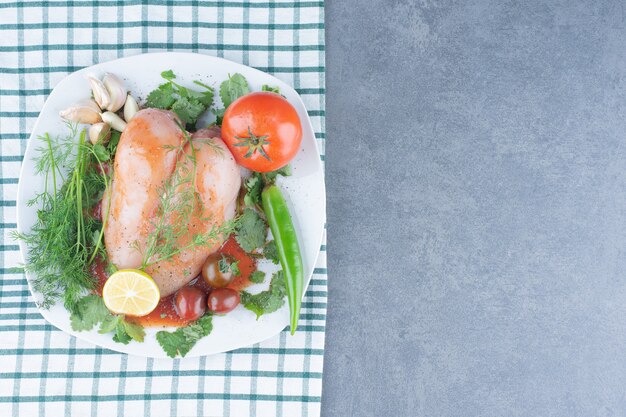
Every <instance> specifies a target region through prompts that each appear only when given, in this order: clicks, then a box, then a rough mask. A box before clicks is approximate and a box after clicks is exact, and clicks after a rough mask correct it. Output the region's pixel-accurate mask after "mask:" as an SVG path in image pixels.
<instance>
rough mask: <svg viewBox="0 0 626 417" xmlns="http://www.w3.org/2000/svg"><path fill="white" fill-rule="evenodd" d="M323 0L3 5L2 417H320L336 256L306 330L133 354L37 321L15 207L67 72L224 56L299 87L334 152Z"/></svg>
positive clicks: (318, 278) (312, 294) (320, 276)
mask: <svg viewBox="0 0 626 417" xmlns="http://www.w3.org/2000/svg"><path fill="white" fill-rule="evenodd" d="M323 6H324V5H323V2H321V1H298V0H286V1H252V0H250V1H245V0H233V1H226V2H219V1H198V0H195V1H189V0H180V1H173V0H170V1H157V0H150V1H137V0H133V1H126V2H124V1H84V0H75V1H55V0H52V1H36V0H26V1H16V2H11V1H5V0H0V192H1V196H0V229H1V232H2V242H0V243H1V245H2V246H1V247H0V274H1V277H0V416H3V417H4V416H28V417H31V416H63V415H64V416H107V417H110V416H115V415H117V416H220V417H221V416H236V417H240V416H259V417H267V416H289V417H295V416H319V413H320V400H321V391H322V360H323V349H324V326H325V319H326V295H327V290H326V253H325V250H326V247H325V245H324V246H322V252H321V255H320V258H319V261H318V264H317V268H316V269H315V273H314V275H313V279H312V281H311V286H310V287H309V290H308V292H307V294H306V299H305V301H304V304H303V311H302V319H301V324H302V327H301V330H300V329H299V331H298V333H297V335H296V336H294V337H291V336H289V335H288V333H287V332H286V331H283V332H282V333H281V334H280V335H278V336H276V337H274V338H272V339H270V340H268V341H266V342H263V343H260V344H257V345H254V346H250V347H247V348H243V349H239V350H236V351H234V352H229V353H226V354H219V355H213V356H209V357H202V358H189V359H179V360H173V361H172V360H154V359H146V358H141V357H135V356H129V355H125V354H120V353H116V352H112V351H109V350H107V349H102V348H99V347H96V346H93V345H91V344H89V343H87V342H82V341H80V340H77V339H75V338H73V337H71V336H69V335H67V334H65V333H63V332H61V331H59V330H57V329H56V328H54V327H53V326H51V325H49V324H48V323H47V322H46V321H45V320H44V319H43V318H42V317H41V315H40V314H39V313H38V311H37V309H36V307H35V305H34V303H33V300H32V298H31V296H30V293H29V291H28V287H27V284H26V281H25V278H24V274H23V273H22V272H20V271H19V269H18V270H15V268H16V267H18V266H19V262H20V260H19V259H20V257H19V253H18V247H17V245H16V243H15V242H14V241H12V240H11V237H10V236H9V234H10V232H11V230H12V229H14V228H15V227H16V224H15V223H16V212H15V205H16V202H15V198H16V194H17V182H18V175H19V170H20V164H21V161H22V157H23V154H24V150H25V148H26V141H27V139H28V137H29V134H30V131H31V129H32V127H33V124H34V123H35V120H36V118H37V116H38V115H39V111H40V110H41V108H42V106H43V103H44V101H45V100H46V97H47V96H48V94H49V93H50V91H51V89H52V88H53V87H54V86H55V85H56V84H57V83H58V82H59V81H60V80H61V79H62V78H63V77H65V76H66V75H67V74H68V73H70V72H72V71H75V70H78V69H80V68H83V67H86V66H89V65H92V64H95V63H98V62H104V61H109V60H112V59H115V58H119V57H122V56H129V55H135V54H140V53H144V52H154V51H166V50H167V51H190V52H198V53H202V54H209V55H216V56H220V57H224V58H227V59H230V60H233V61H236V62H241V63H243V64H246V65H250V66H252V67H256V68H258V69H260V70H263V71H266V72H268V73H270V74H273V75H275V76H276V77H278V78H280V79H282V80H284V81H285V82H287V83H288V84H291V85H293V86H294V87H295V89H296V90H297V91H298V92H299V93H300V95H301V96H302V98H303V99H304V102H305V104H306V106H307V109H308V110H309V114H310V116H311V119H312V121H313V127H314V130H315V133H316V136H317V139H318V144H319V148H320V150H321V151H322V154H323V151H324V139H325V137H324V7H323Z"/></svg>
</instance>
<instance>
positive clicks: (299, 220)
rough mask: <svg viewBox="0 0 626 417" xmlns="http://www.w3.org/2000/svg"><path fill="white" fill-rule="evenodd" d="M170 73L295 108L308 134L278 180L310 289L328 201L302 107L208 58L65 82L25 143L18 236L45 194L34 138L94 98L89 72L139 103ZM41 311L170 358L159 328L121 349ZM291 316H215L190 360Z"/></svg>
mask: <svg viewBox="0 0 626 417" xmlns="http://www.w3.org/2000/svg"><path fill="white" fill-rule="evenodd" d="M168 69H171V70H173V71H174V73H175V74H176V75H177V78H178V79H177V81H178V82H179V83H181V84H184V85H187V86H190V87H191V86H193V84H192V80H200V81H202V82H204V83H206V84H209V85H212V86H213V87H216V90H217V87H219V83H221V82H222V81H223V80H225V79H226V78H227V77H228V75H229V74H234V73H236V72H238V73H241V74H242V75H243V76H245V77H246V79H247V80H248V83H249V84H250V88H251V90H252V91H259V90H260V89H261V86H262V85H263V84H269V85H272V86H274V85H277V86H279V87H280V91H281V93H282V94H283V95H284V96H285V97H286V98H287V99H288V100H289V102H290V103H291V104H293V105H294V106H295V108H296V109H297V111H298V114H299V115H300V120H301V122H302V127H303V138H302V149H301V150H300V152H299V153H298V155H297V156H296V158H295V159H294V160H293V161H292V168H293V175H292V176H291V177H288V178H281V179H280V182H279V183H280V185H281V187H282V188H283V191H284V195H285V198H286V199H287V202H288V204H289V206H290V210H291V213H292V216H293V217H294V223H295V225H296V228H297V230H298V232H299V240H300V246H301V249H302V253H303V261H304V267H305V272H306V275H305V277H306V282H307V286H308V282H309V281H310V279H311V275H312V273H313V266H314V265H315V261H316V259H317V256H318V253H319V249H320V244H321V240H322V233H323V228H324V223H325V219H326V208H325V201H326V199H325V188H324V176H323V171H322V165H321V162H320V156H319V152H318V149H317V145H316V141H315V135H314V133H313V128H312V126H311V121H310V120H309V117H308V115H307V111H306V109H305V107H304V104H303V103H302V100H301V99H300V97H299V96H298V94H297V93H296V92H295V91H294V89H293V88H291V87H290V86H289V85H287V84H285V83H284V82H282V81H280V80H278V79H277V78H274V77H272V76H271V75H269V74H266V73H264V72H261V71H258V70H256V69H253V68H250V67H247V66H245V65H241V64H237V63H234V62H231V61H227V60H225V59H221V58H215V57H211V56H206V55H199V54H191V53H174V52H166V53H154V54H144V55H137V56H132V57H128V58H122V59H118V60H115V61H111V62H107V63H103V64H98V65H94V66H92V67H89V68H84V69H82V70H80V71H76V72H75V73H73V74H70V75H69V76H67V77H66V78H65V79H64V80H63V81H61V82H60V83H59V84H58V85H57V86H56V87H55V88H54V90H53V91H52V93H51V94H50V97H48V100H47V101H46V103H45V104H44V106H43V109H42V110H41V114H40V115H39V118H38V119H37V123H36V124H35V127H34V129H33V132H32V134H31V136H30V139H29V141H28V147H27V148H26V154H25V156H24V163H23V165H22V170H21V173H20V181H19V187H18V193H17V194H18V195H17V212H18V216H17V217H18V223H17V226H18V230H19V231H20V232H28V231H29V230H30V229H31V227H32V226H33V224H34V222H35V219H36V213H37V209H38V207H28V206H27V204H26V202H27V201H28V200H30V199H31V198H33V197H34V196H35V194H36V193H37V192H41V191H42V190H43V185H44V179H43V177H41V176H37V175H35V170H34V164H33V161H32V160H33V157H34V156H35V149H36V148H37V146H38V144H37V143H36V142H37V141H38V139H37V137H38V136H40V135H43V134H44V133H46V132H48V133H50V134H51V135H55V134H64V133H66V132H67V130H66V129H67V128H66V127H65V126H64V123H63V121H62V120H61V119H60V118H59V111H61V110H63V109H65V108H67V107H69V106H71V105H73V104H74V103H76V102H77V101H79V100H81V99H84V98H88V97H89V95H90V89H89V84H88V82H87V80H86V79H85V75H86V74H87V73H92V72H93V73H95V74H97V75H100V76H101V75H103V74H104V73H105V72H112V73H115V74H116V75H118V76H120V77H121V78H122V79H124V81H125V83H126V87H127V88H128V89H129V90H130V91H131V92H132V94H133V95H134V97H136V98H137V97H139V98H142V99H143V98H145V97H146V96H147V94H148V93H149V92H150V91H152V90H153V89H154V88H156V87H157V86H158V85H159V84H161V83H163V82H164V80H163V79H162V78H161V77H160V73H161V71H164V70H168ZM216 101H219V95H218V94H216ZM20 251H21V254H22V258H23V259H25V258H26V254H27V248H26V246H25V245H24V243H22V242H20ZM266 267H267V265H265V264H263V265H261V266H260V269H262V270H263V269H265V270H267V271H268V272H269V271H271V269H270V267H267V268H266ZM26 278H27V279H28V280H29V285H30V282H31V280H32V278H33V277H32V276H29V275H28V274H27V276H26ZM267 281H268V280H267ZM266 286H267V283H266V284H265V285H264V284H257V285H256V286H254V287H251V288H250V291H251V292H256V291H259V290H262V289H265V287H266ZM30 289H31V292H32V293H33V297H34V298H35V300H36V301H40V300H41V298H42V296H41V294H38V293H36V292H34V291H33V288H32V286H31V287H30ZM40 312H41V314H42V315H43V316H44V317H45V318H46V320H48V321H49V322H50V323H51V324H53V325H54V326H56V327H58V328H59V329H61V330H63V331H64V332H67V333H69V334H72V335H74V336H76V337H78V338H80V339H83V340H87V341H89V342H92V343H94V344H96V345H99V346H103V347H106V348H109V349H112V350H116V351H119V352H125V353H131V354H135V355H140V356H148V357H155V358H165V357H167V356H166V355H165V353H164V352H163V350H162V349H161V347H160V346H159V344H158V343H157V341H156V339H155V337H154V335H155V333H156V332H157V331H158V330H161V329H156V328H148V329H146V338H145V342H144V343H137V342H134V341H133V342H131V343H130V344H128V345H122V344H119V343H115V342H113V340H112V338H111V335H110V334H106V335H101V334H98V332H97V331H96V330H92V331H90V332H75V331H73V330H72V329H71V327H70V320H69V313H68V312H67V310H65V308H64V307H63V305H62V303H61V302H59V303H57V304H56V305H55V306H53V307H52V308H50V309H49V310H44V309H40ZM288 316H289V308H288V307H287V305H286V304H285V306H284V307H283V308H282V309H280V310H279V311H277V312H275V313H271V314H268V315H264V316H262V317H261V318H260V319H259V320H258V321H257V320H256V319H255V315H254V314H253V313H252V312H251V311H248V310H246V309H244V308H243V307H242V306H239V307H237V308H236V309H235V310H234V311H232V312H231V313H229V314H227V315H225V316H221V317H214V320H213V331H212V332H211V334H210V335H209V336H208V337H205V338H204V339H202V340H200V341H199V342H198V343H197V344H196V346H195V347H194V348H193V349H192V350H191V351H190V352H189V353H188V354H187V357H193V356H202V355H209V354H212V353H218V352H225V351H229V350H232V349H237V348H239V347H243V346H248V345H251V344H253V343H257V342H260V341H262V340H265V339H267V338H269V337H271V336H273V335H275V334H277V333H279V332H280V331H281V330H282V329H283V328H285V326H287V325H288V323H289V318H288Z"/></svg>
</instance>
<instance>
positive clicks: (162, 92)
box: [146, 70, 215, 125]
mask: <svg viewBox="0 0 626 417" xmlns="http://www.w3.org/2000/svg"><path fill="white" fill-rule="evenodd" d="M161 77H163V78H164V79H165V80H167V82H166V83H164V84H161V85H160V86H159V87H158V88H157V89H156V90H153V91H152V92H151V93H150V94H148V97H147V99H146V106H148V107H155V108H157V109H165V110H172V111H173V112H174V113H176V114H177V115H178V117H180V120H182V121H183V123H185V124H187V125H195V124H196V122H197V121H198V118H199V117H200V115H201V114H202V113H204V112H205V111H206V110H207V109H208V108H209V107H211V104H212V103H213V95H214V94H215V93H214V90H213V87H211V86H208V85H206V84H203V83H201V82H199V81H194V84H196V85H198V86H200V87H202V88H204V91H194V90H191V89H189V88H187V87H183V86H182V85H180V84H178V83H177V82H175V81H174V80H175V79H176V75H175V74H174V72H173V71H172V70H168V71H163V72H162V73H161Z"/></svg>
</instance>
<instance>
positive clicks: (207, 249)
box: [105, 110, 241, 296]
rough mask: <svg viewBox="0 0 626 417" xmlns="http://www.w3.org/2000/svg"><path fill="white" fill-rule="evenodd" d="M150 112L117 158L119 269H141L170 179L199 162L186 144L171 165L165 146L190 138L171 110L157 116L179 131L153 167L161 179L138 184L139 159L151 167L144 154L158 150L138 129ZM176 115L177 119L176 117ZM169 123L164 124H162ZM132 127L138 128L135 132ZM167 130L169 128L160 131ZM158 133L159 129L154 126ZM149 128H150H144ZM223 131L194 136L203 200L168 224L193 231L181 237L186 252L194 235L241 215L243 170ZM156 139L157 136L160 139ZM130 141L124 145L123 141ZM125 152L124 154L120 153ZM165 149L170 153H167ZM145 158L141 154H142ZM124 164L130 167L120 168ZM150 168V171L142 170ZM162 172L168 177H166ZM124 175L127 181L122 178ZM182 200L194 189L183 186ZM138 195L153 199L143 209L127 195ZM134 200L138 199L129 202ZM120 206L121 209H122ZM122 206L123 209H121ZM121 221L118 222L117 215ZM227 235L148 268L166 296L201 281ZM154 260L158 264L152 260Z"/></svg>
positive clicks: (111, 250) (113, 232) (113, 250)
mask: <svg viewBox="0 0 626 417" xmlns="http://www.w3.org/2000/svg"><path fill="white" fill-rule="evenodd" d="M144 111H146V110H142V111H141V112H139V113H137V115H136V116H135V117H133V119H132V120H131V122H130V123H129V124H128V126H127V127H126V130H125V131H124V135H122V139H120V144H119V145H118V151H117V154H116V159H115V170H114V181H113V186H112V191H111V210H110V216H109V223H108V224H107V227H106V230H105V242H106V247H107V253H108V254H109V259H110V260H111V261H112V262H113V263H114V264H115V265H116V266H117V267H118V268H139V267H140V266H141V258H142V252H143V251H144V250H145V246H146V240H147V238H148V236H149V234H150V232H151V231H153V229H154V227H153V223H154V217H155V215H156V212H157V208H158V204H159V196H158V193H157V191H158V190H159V189H160V187H161V186H162V185H163V184H164V181H165V180H167V179H169V177H170V176H171V175H172V174H173V173H174V169H176V171H177V172H179V173H180V172H183V173H184V172H188V173H191V172H193V168H194V167H193V158H192V155H193V153H194V152H192V148H191V144H189V143H188V144H186V145H185V146H184V151H183V152H182V154H180V155H178V159H177V160H176V155H175V152H176V151H175V150H174V151H172V150H170V151H169V152H174V163H173V164H171V165H172V166H171V169H170V159H171V158H172V157H171V154H170V153H168V152H167V150H166V149H163V145H166V147H167V146H168V145H170V146H171V145H173V146H179V145H180V144H181V141H182V140H184V138H183V136H182V132H181V131H180V128H179V127H178V126H177V125H176V123H175V122H173V119H172V118H171V117H172V116H171V114H169V112H159V111H158V110H152V111H153V112H159V113H161V115H162V117H164V118H165V119H167V118H169V119H170V120H172V123H173V125H174V127H175V129H176V131H170V132H169V134H170V135H171V138H170V139H169V140H167V141H163V139H160V142H161V145H159V146H160V147H161V151H160V153H159V154H158V156H157V155H156V153H155V156H153V157H152V159H151V160H154V161H155V162H156V161H157V160H159V159H160V160H161V164H160V165H158V164H157V166H155V167H153V168H151V171H156V170H158V172H159V175H157V176H156V178H155V177H151V178H152V181H147V180H143V181H133V179H134V176H135V177H136V175H135V173H134V172H133V169H132V168H129V167H134V166H137V160H138V159H139V160H140V162H139V167H141V166H142V164H143V165H145V163H144V162H141V158H142V156H141V155H143V154H146V153H152V152H153V151H154V149H153V147H152V146H151V145H147V144H146V143H145V142H146V141H145V140H144V137H143V134H144V133H143V132H142V130H140V129H138V128H136V127H135V125H134V124H135V119H137V117H138V116H140V115H141V114H142V112H144ZM174 117H175V116H174ZM161 122H163V120H161ZM131 128H132V129H131ZM160 128H162V129H164V128H163V127H160ZM152 129H154V127H152ZM144 130H145V129H144ZM219 136H220V131H219V128H215V127H213V128H210V129H202V130H199V131H198V132H196V133H195V134H194V135H193V136H192V142H193V146H194V151H195V160H196V167H195V172H196V175H195V191H196V193H197V200H196V202H193V211H192V212H191V214H189V213H187V216H186V218H184V219H181V216H180V215H179V214H178V213H171V214H170V215H169V216H168V219H167V221H168V222H171V224H174V226H175V227H178V228H180V227H181V226H183V227H184V228H185V230H186V231H187V233H184V234H183V235H181V236H180V237H179V238H178V240H177V245H176V246H177V247H178V248H184V247H186V246H190V243H191V242H192V239H193V237H194V235H198V234H202V235H206V234H207V233H209V232H210V231H211V229H212V228H213V227H219V226H221V225H222V224H223V223H224V221H226V220H230V219H232V218H233V217H234V215H235V208H236V201H237V195H238V194H239V188H240V186H241V175H240V170H239V167H238V166H237V164H236V163H235V159H234V158H233V156H232V154H231V153H230V151H229V150H228V148H227V147H226V145H225V144H224V142H223V141H222V140H221V139H220V137H219ZM154 139H155V138H153V140H154ZM122 140H124V142H122ZM139 146H146V148H145V149H144V152H138V151H137V150H136V149H137V147H139ZM127 147H130V148H132V149H135V151H134V152H132V153H131V152H128V151H126V150H125V148H127ZM120 150H123V151H124V152H122V153H120ZM164 151H165V152H164ZM138 155H139V156H138ZM118 166H120V167H126V169H122V170H121V171H120V170H119V168H118ZM141 169H144V170H145V168H141ZM161 174H162V175H161ZM118 177H122V179H121V180H118ZM183 187H191V183H190V182H188V183H185V185H183ZM177 193H178V194H177V196H181V197H180V198H188V197H189V196H190V193H189V189H188V188H186V189H183V188H182V187H181V188H179V189H178V190H177ZM133 194H134V196H135V197H136V196H137V194H141V195H144V196H148V197H147V198H140V200H141V201H142V203H141V205H139V203H137V201H136V200H135V199H129V198H128V197H127V196H129V195H133ZM129 200H132V201H129ZM114 207H115V208H117V211H116V209H114ZM120 207H122V209H120ZM138 207H140V208H141V212H140V213H139V215H136V216H134V217H133V216H131V215H128V214H126V216H125V217H124V216H123V214H124V213H126V212H128V211H134V210H137V208H138ZM116 213H118V214H117V215H119V217H118V218H116V219H115V221H111V220H113V218H114V217H116ZM223 238H224V236H220V237H218V238H217V239H214V240H212V241H211V242H210V243H209V244H208V245H206V246H196V247H194V248H190V249H186V250H183V251H181V252H180V253H178V254H177V255H175V256H173V257H171V258H169V259H166V260H162V261H158V262H154V263H152V264H151V265H149V266H148V267H147V268H146V272H147V273H148V274H150V275H151V276H152V278H153V279H154V281H155V282H156V284H157V285H158V286H159V289H160V291H161V296H167V295H169V294H172V293H174V292H175V291H176V290H178V289H179V288H180V287H182V286H184V285H185V284H186V283H187V282H189V281H190V280H191V279H193V278H195V277H196V276H197V275H198V274H199V273H200V270H201V268H202V264H203V263H204V261H205V260H206V258H207V257H208V256H209V255H210V254H212V253H214V252H215V251H217V250H218V249H219V248H220V246H221V245H222V243H223ZM138 249H139V250H138ZM151 261H155V260H154V259H152V260H151Z"/></svg>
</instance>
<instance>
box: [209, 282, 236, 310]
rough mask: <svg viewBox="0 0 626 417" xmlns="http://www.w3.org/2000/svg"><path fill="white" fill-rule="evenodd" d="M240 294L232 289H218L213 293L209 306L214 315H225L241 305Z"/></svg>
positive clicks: (210, 295) (210, 296)
mask: <svg viewBox="0 0 626 417" xmlns="http://www.w3.org/2000/svg"><path fill="white" fill-rule="evenodd" d="M239 301H240V298H239V293H238V292H237V291H235V290H231V289H230V288H217V289H215V290H213V291H211V294H209V299H208V302H207V305H208V307H209V310H211V311H212V312H214V313H218V314H224V313H228V312H229V311H232V310H233V309H234V308H235V307H237V306H238V305H239Z"/></svg>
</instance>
